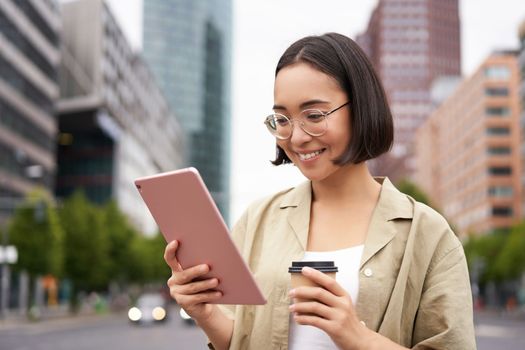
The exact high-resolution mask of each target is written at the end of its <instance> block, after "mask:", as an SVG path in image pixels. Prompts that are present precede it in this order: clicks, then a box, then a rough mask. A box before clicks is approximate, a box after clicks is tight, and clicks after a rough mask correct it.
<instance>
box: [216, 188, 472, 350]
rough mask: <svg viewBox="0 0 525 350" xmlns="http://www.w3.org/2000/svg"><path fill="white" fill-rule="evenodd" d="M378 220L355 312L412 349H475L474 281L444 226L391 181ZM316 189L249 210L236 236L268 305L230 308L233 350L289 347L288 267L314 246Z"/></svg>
mask: <svg viewBox="0 0 525 350" xmlns="http://www.w3.org/2000/svg"><path fill="white" fill-rule="evenodd" d="M377 181H378V182H380V183H381V182H382V189H381V193H380V197H379V201H378V203H377V206H376V208H375V209H374V212H373V214H372V218H371V222H370V226H369V228H368V234H367V238H366V241H365V248H364V252H363V257H362V259H361V264H360V270H359V297H358V300H357V304H356V310H357V313H358V316H359V318H360V319H361V320H362V321H364V322H365V323H366V325H367V327H369V328H370V329H372V330H374V331H376V332H379V333H380V334H382V335H384V336H386V337H388V338H390V339H391V340H393V341H394V342H396V343H398V344H401V345H403V346H406V347H409V348H414V349H447V350H453V349H458V350H469V349H475V348H476V345H475V338H474V326H473V314H472V299H471V291H470V282H469V275H468V270H467V265H466V260H465V255H464V252H463V248H462V246H461V243H460V242H459V240H458V239H457V238H456V236H455V235H454V233H453V232H452V230H451V229H450V227H449V225H448V224H447V222H446V221H445V219H444V218H443V217H442V216H441V215H440V214H438V213H437V212H435V211H434V210H432V209H431V208H429V207H428V206H425V205H423V204H421V203H419V202H416V201H415V200H413V199H412V198H411V197H408V196H407V195H405V194H402V193H401V192H399V191H398V190H397V189H396V188H395V187H394V186H393V185H392V183H391V182H390V181H389V180H388V179H382V178H381V179H377ZM311 199H312V198H311V183H310V182H305V183H303V184H301V185H300V186H298V187H295V188H293V189H290V190H286V191H283V192H280V193H277V194H276V195H274V196H272V197H270V198H267V199H265V200H262V201H259V202H257V203H254V204H253V205H251V206H250V207H249V208H248V210H247V211H246V212H245V213H244V215H243V216H242V217H241V219H240V220H239V222H238V223H237V224H236V226H235V228H234V230H233V233H232V235H233V238H234V240H235V242H236V244H237V246H238V248H239V250H240V252H241V254H242V256H243V258H244V259H245V261H246V262H247V263H248V265H249V267H250V269H251V271H252V272H253V274H254V276H255V279H256V281H257V283H258V284H259V286H260V288H261V290H262V292H263V294H264V295H265V296H266V298H267V300H268V303H267V304H266V305H262V306H254V305H242V306H236V307H235V306H234V307H231V306H223V309H224V310H225V312H227V314H228V315H229V316H230V317H232V318H233V319H234V320H235V321H234V330H233V337H232V340H231V343H230V349H255V350H259V349H287V348H288V326H289V323H288V322H289V310H288V306H289V304H290V300H289V297H288V291H289V289H290V276H289V274H288V267H289V266H290V265H291V262H292V261H293V260H301V258H302V256H303V254H304V252H305V249H306V244H307V238H308V229H309V221H310V206H311Z"/></svg>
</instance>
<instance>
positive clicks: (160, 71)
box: [143, 0, 232, 220]
mask: <svg viewBox="0 0 525 350" xmlns="http://www.w3.org/2000/svg"><path fill="white" fill-rule="evenodd" d="M143 13H144V33H143V35H144V36H143V43H144V44H143V50H144V52H143V55H144V58H145V59H146V62H147V63H148V64H149V66H150V68H151V70H152V71H153V74H154V76H155V77H156V79H157V81H158V83H159V85H160V86H161V88H162V89H163V91H164V94H165V95H166V97H167V100H168V103H169V104H170V105H171V108H172V110H173V111H174V114H175V115H176V116H177V118H178V119H179V121H180V123H181V125H182V128H183V130H184V134H185V149H186V160H187V165H188V166H194V167H196V168H197V169H198V170H199V172H200V173H201V175H202V177H203V179H204V182H205V183H206V185H207V187H208V189H209V190H210V192H211V194H212V196H213V198H214V199H215V202H216V203H217V206H218V207H219V210H220V211H221V213H222V214H223V216H224V217H225V219H226V220H227V219H228V212H229V172H230V170H229V169H230V156H229V153H230V115H231V113H230V95H231V93H230V85H231V78H230V75H231V74H230V72H231V52H232V49H231V47H232V43H231V41H232V40H231V37H232V34H231V32H232V28H231V27H232V3H231V0H200V1H193V0H144V12H143Z"/></svg>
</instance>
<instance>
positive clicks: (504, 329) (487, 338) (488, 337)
mask: <svg viewBox="0 0 525 350" xmlns="http://www.w3.org/2000/svg"><path fill="white" fill-rule="evenodd" d="M475 324H476V339H477V344H478V350H494V349H505V350H507V349H508V350H522V349H525V318H524V317H523V315H522V316H521V318H515V317H504V316H502V315H499V314H497V313H489V314H476V317H475Z"/></svg>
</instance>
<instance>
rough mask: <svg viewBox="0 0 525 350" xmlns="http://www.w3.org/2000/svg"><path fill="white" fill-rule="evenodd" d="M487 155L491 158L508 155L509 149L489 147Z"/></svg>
mask: <svg viewBox="0 0 525 350" xmlns="http://www.w3.org/2000/svg"><path fill="white" fill-rule="evenodd" d="M487 153H488V154H490V155H493V156H499V155H506V154H510V153H511V152H510V147H489V148H488V149H487Z"/></svg>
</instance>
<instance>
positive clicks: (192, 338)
mask: <svg viewBox="0 0 525 350" xmlns="http://www.w3.org/2000/svg"><path fill="white" fill-rule="evenodd" d="M177 311H178V309H177V308H173V309H172V313H171V316H172V317H171V318H170V320H169V321H168V322H166V323H165V324H160V325H149V326H134V325H132V324H130V323H129V322H128V320H127V318H126V315H125V314H112V315H103V316H80V317H74V318H63V319H58V320H49V321H45V322H40V323H24V324H7V325H5V324H4V325H1V324H0V350H71V349H75V350H88V349H89V350H91V349H96V350H106V349H107V350H116V349H126V350H138V349H156V350H164V349H166V350H168V349H169V350H174V349H183V350H192V349H196V350H198V349H206V338H205V336H204V334H203V333H202V332H201V331H200V330H199V329H198V328H197V327H196V326H194V325H188V324H185V323H184V322H183V321H182V320H181V319H180V318H179V317H178V313H177ZM476 336H477V344H478V350H493V349H505V350H521V349H525V320H524V319H516V318H514V319H511V318H502V317H500V315H499V314H495V313H490V314H489V313H487V314H483V315H476ZM255 350H259V349H255Z"/></svg>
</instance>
